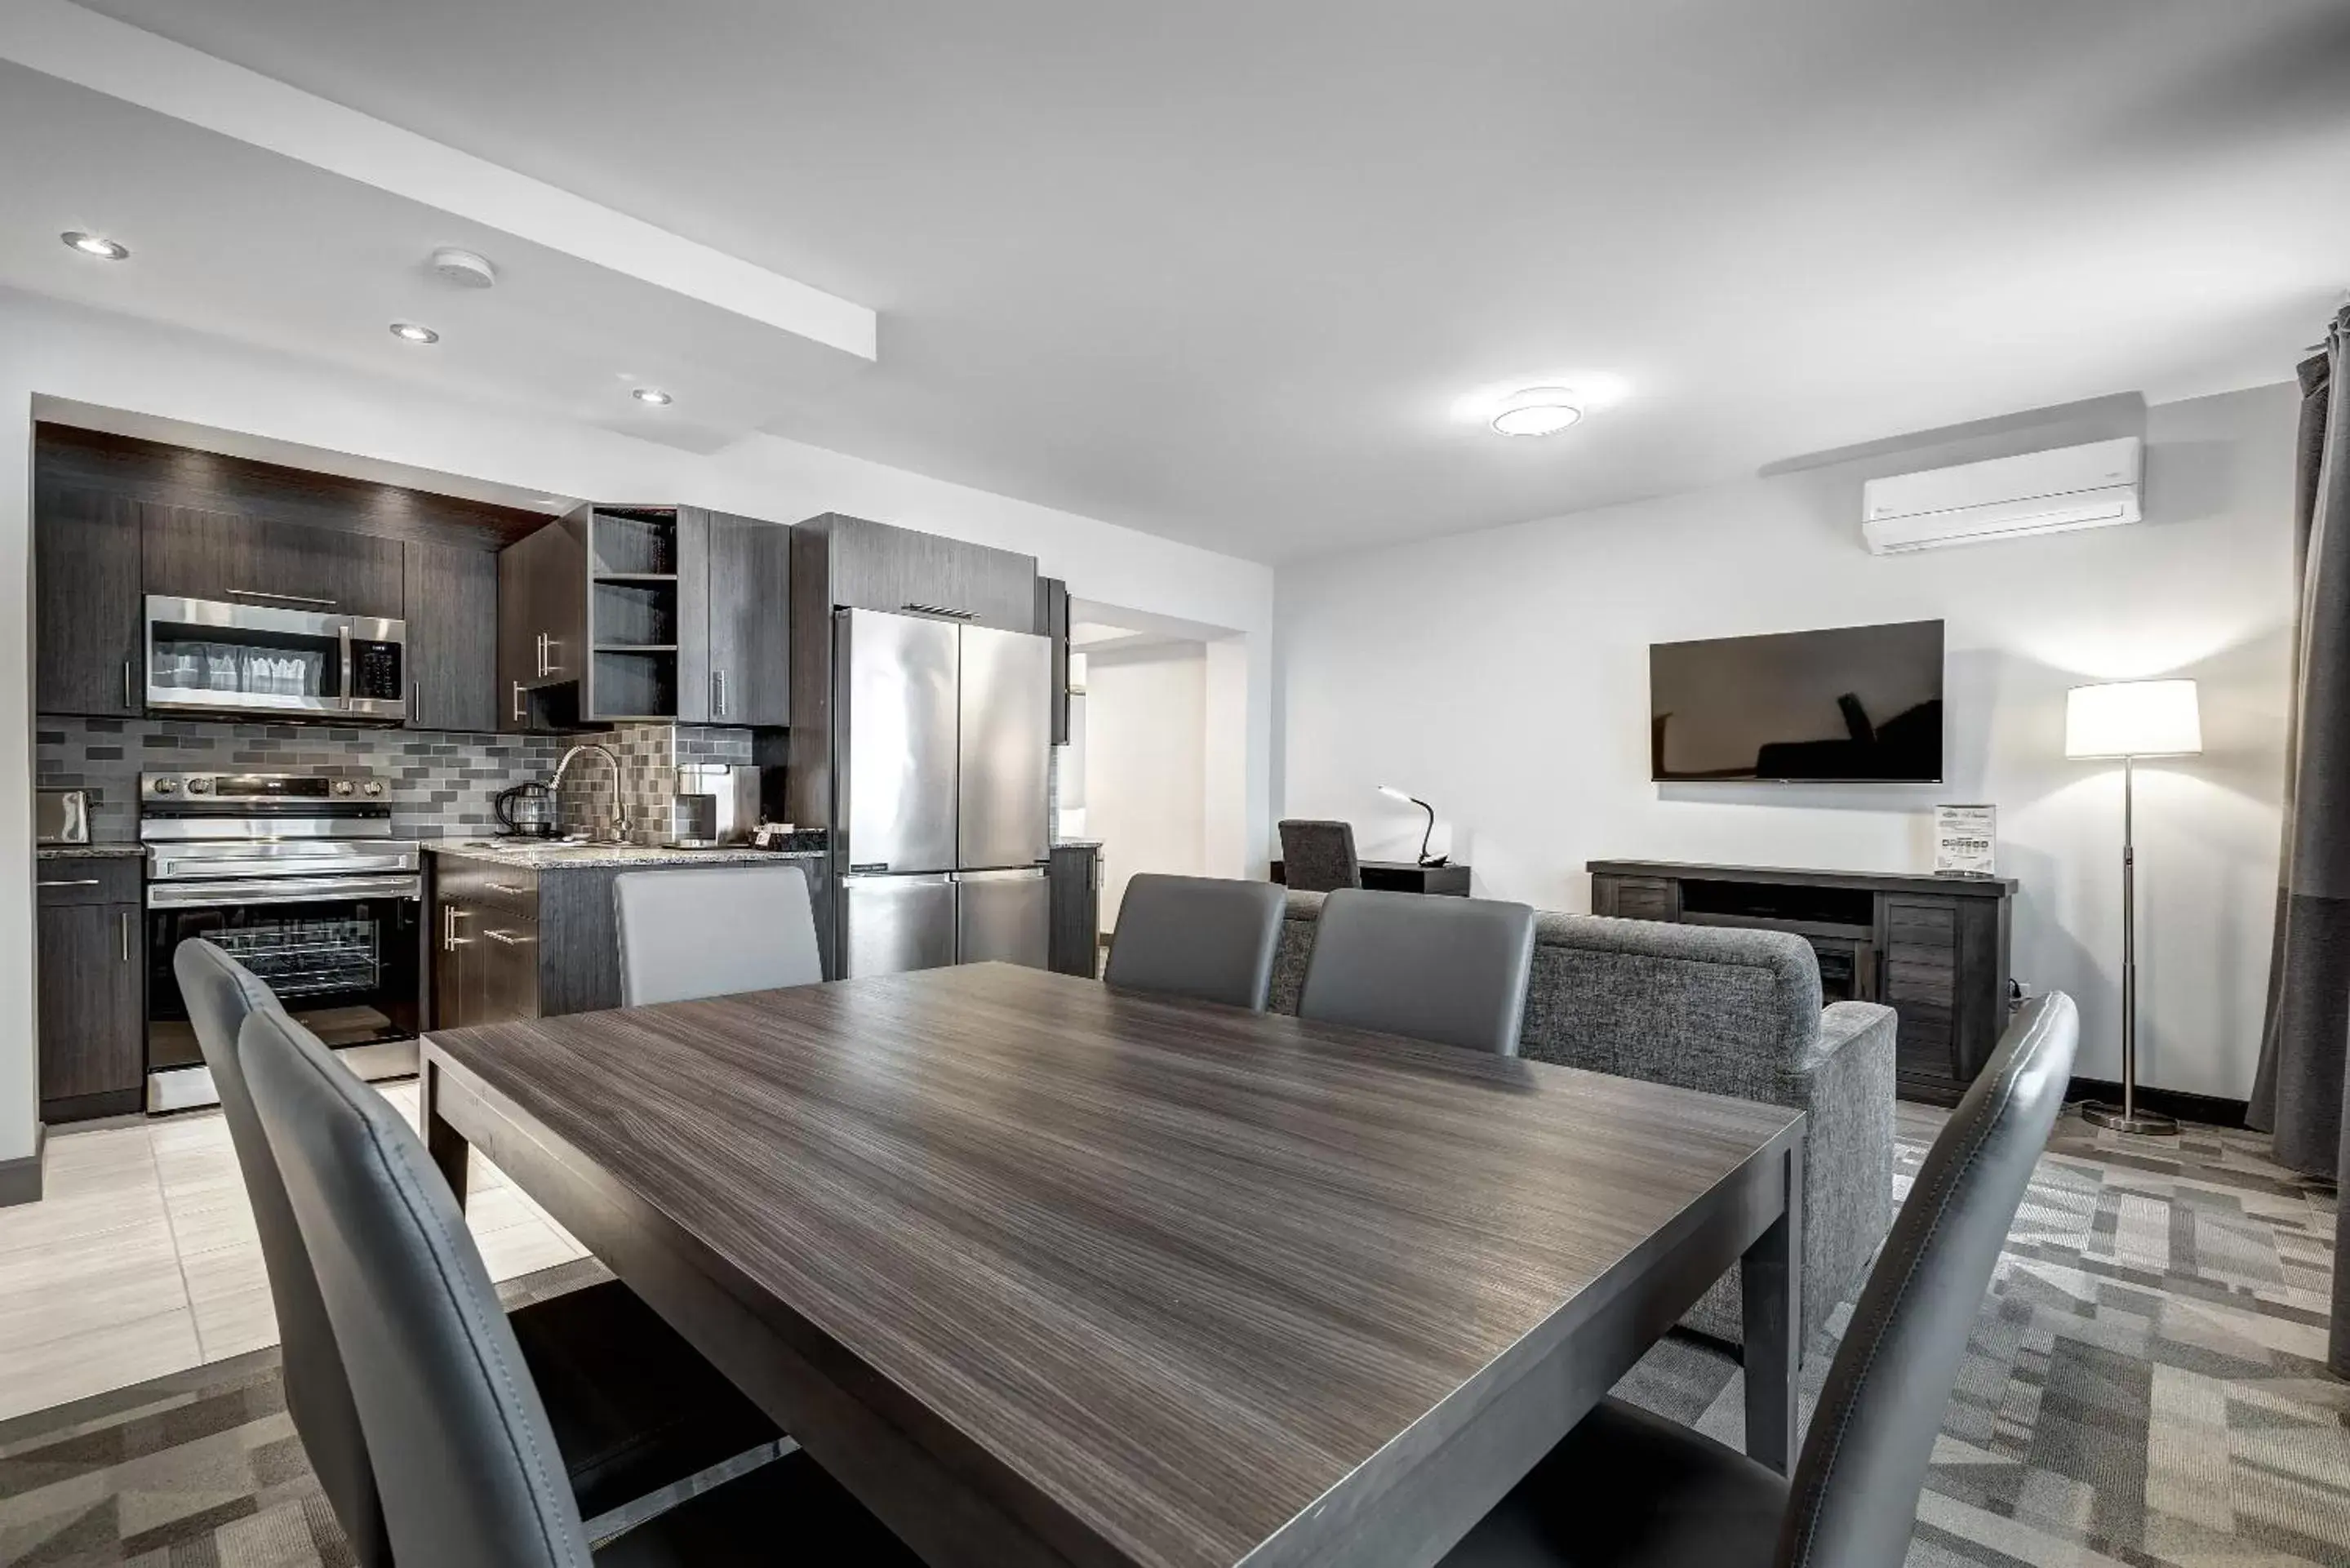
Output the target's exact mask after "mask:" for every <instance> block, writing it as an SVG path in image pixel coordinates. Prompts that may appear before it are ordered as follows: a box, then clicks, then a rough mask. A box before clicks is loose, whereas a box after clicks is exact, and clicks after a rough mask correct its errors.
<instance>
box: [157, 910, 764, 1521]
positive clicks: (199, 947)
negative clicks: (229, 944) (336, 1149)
mask: <svg viewBox="0 0 2350 1568" xmlns="http://www.w3.org/2000/svg"><path fill="white" fill-rule="evenodd" d="M172 974H173V976H174V977H175V978H176V979H177V980H178V981H179V985H180V994H181V996H182V999H183V1000H184V1001H185V1002H187V1005H188V1017H189V1021H190V1022H191V1023H192V1024H193V1025H194V1027H195V1032H196V1043H197V1045H198V1047H199V1048H200V1049H201V1050H202V1051H203V1056H204V1064H205V1066H206V1067H208V1068H209V1069H210V1070H211V1072H212V1076H213V1089H214V1091H215V1092H216V1093H218V1095H219V1096H220V1102H221V1114H222V1116H223V1118H224V1120H225V1121H226V1122H227V1123H228V1134H229V1144H230V1147H232V1148H234V1150H235V1152H236V1162H237V1168H238V1170H239V1172H240V1173H241V1174H242V1175H243V1176H244V1189H245V1195H246V1197H247V1199H249V1200H250V1201H251V1203H252V1205H253V1219H254V1226H255V1230H257V1231H259V1232H260V1237H261V1256H262V1262H263V1265H264V1267H265V1270H266V1272H267V1273H268V1276H269V1296H270V1303H271V1305H272V1306H274V1307H275V1308H276V1313H277V1332H278V1336H279V1340H280V1343H281V1345H282V1346H283V1349H282V1352H281V1357H280V1369H279V1376H280V1378H281V1380H282V1382H283V1384H284V1386H285V1391H286V1413H287V1414H288V1415H289V1416H290V1417H292V1419H293V1422H294V1431H295V1435H296V1437H298V1438H301V1440H302V1448H303V1450H304V1451H305V1452H306V1453H307V1455H308V1456H309V1459H310V1468H311V1469H312V1470H314V1471H315V1472H316V1473H317V1477H318V1484H319V1490H322V1491H323V1492H324V1493H325V1494H326V1498H327V1503H328V1507H329V1508H331V1509H332V1510H333V1511H334V1513H335V1518H336V1521H337V1522H338V1523H339V1524H341V1526H342V1527H343V1533H344V1535H346V1536H347V1537H348V1539H349V1542H350V1545H351V1550H352V1552H353V1553H354V1554H355V1555H356V1556H357V1558H358V1559H359V1563H362V1564H363V1565H365V1568H380V1565H382V1564H387V1563H390V1561H391V1545H390V1539H389V1537H388V1536H387V1535H386V1534H385V1531H384V1521H383V1507H382V1501H381V1498H380V1494H379V1493H378V1491H377V1489H376V1480H375V1471H374V1469H373V1468H372V1467H371V1465H370V1462H369V1448H368V1439H367V1435H366V1430H365V1427H364V1424H363V1423H362V1422H361V1420H360V1418H359V1410H358V1407H357V1406H356V1405H355V1404H354V1403H353V1400H352V1397H351V1385H350V1379H349V1377H348V1376H347V1375H346V1373H345V1370H344V1358H343V1354H342V1349H341V1346H340V1344H339V1343H338V1339H337V1336H336V1334H335V1329H334V1326H333V1324H332V1322H331V1321H330V1320H329V1318H328V1312H327V1307H326V1303H325V1302H324V1301H323V1300H322V1299H321V1297H320V1296H319V1293H318V1280H317V1273H316V1272H315V1271H314V1269H313V1267H312V1261H311V1256H310V1251H309V1248H308V1247H307V1245H306V1244H305V1242H304V1241H303V1239H302V1231H301V1228H300V1226H299V1225H298V1224H297V1223H296V1220H295V1217H294V1210H293V1207H292V1204H291V1202H290V1200H289V1199H288V1198H287V1196H286V1181H285V1178H284V1177H283V1175H282V1174H281V1173H280V1171H279V1169H278V1165H277V1159H276V1156H275V1155H274V1154H273V1153H272V1152H271V1151H270V1147H269V1141H268V1138H267V1137H266V1136H265V1134H264V1132H263V1131H262V1127H261V1121H260V1117H259V1114H258V1113H257V1112H256V1111H255V1108H254V1098H253V1094H252V1091H251V1089H250V1087H249V1085H248V1084H247V1082H246V1075H245V1072H244V1066H243V1064H242V1062H241V1060H240V1058H239V1056H238V1054H237V1049H236V1041H237V1038H238V1036H239V1033H240V1032H241V1031H242V1030H243V1028H244V1023H245V1020H246V1019H247V1018H248V1017H252V1016H255V1015H259V1014H268V1015H272V1016H277V1017H283V1016H284V1013H283V1010H282V1008H281V1007H280V1005H279V1002H278V1000H277V997H276V994H275V993H274V992H271V991H270V989H269V987H268V986H267V985H266V984H265V983H264V982H263V981H261V980H260V979H259V978H258V977H257V976H255V974H254V973H253V971H250V970H248V969H246V968H245V967H244V965H243V964H241V963H238V962H237V961H235V960H234V959H233V958H231V957H229V956H228V954H226V953H225V952H223V951H222V950H220V948H218V947H217V946H215V945H214V944H213V943H211V942H208V941H205V940H203V939H201V938H193V939H191V940H187V941H183V942H182V943H181V944H180V945H179V947H178V948H177V949H176V950H174V951H173V952H172ZM328 1062H329V1064H330V1065H332V1066H333V1067H334V1070H335V1071H336V1072H338V1073H340V1074H343V1075H345V1076H348V1077H350V1079H351V1082H352V1083H353V1084H355V1085H356V1084H358V1083H359V1079H358V1078H357V1076H356V1075H351V1074H350V1073H349V1072H348V1069H347V1068H344V1067H343V1066H342V1065H341V1064H339V1063H335V1062H334V1061H333V1059H332V1058H331V1057H330V1058H328ZM364 1092H365V1093H366V1094H367V1095H369V1096H371V1097H374V1098H377V1099H379V1100H380V1096H377V1095H375V1092H374V1091H373V1090H372V1089H369V1090H365V1091H364ZM514 1333H515V1336H516V1338H517V1340H518V1342H519V1343H520V1344H521V1345H522V1346H523V1348H524V1355H525V1360H526V1361H527V1362H528V1363H529V1364H530V1365H531V1366H532V1367H533V1369H534V1373H535V1376H536V1381H537V1383H538V1385H539V1386H540V1387H541V1388H542V1389H543V1390H544V1392H545V1394H546V1406H547V1409H548V1413H549V1418H550V1421H551V1422H552V1424H553V1428H554V1431H555V1434H556V1449H557V1450H558V1454H559V1457H560V1459H562V1461H563V1465H564V1469H565V1472H566V1474H567V1478H568V1480H569V1481H570V1484H571V1486H572V1488H573V1490H574V1491H575V1492H576V1494H577V1498H578V1503H579V1507H580V1508H581V1509H582V1510H583V1511H585V1512H586V1513H587V1514H588V1515H589V1516H591V1517H592V1516H595V1515H598V1514H602V1513H605V1512H608V1511H611V1510H614V1509H618V1508H621V1507H623V1506H625V1505H628V1504H629V1503H632V1502H635V1501H638V1500H639V1499H641V1498H643V1497H645V1496H647V1495H648V1494H650V1493H651V1492H654V1491H658V1490H661V1489H662V1488H665V1487H668V1486H671V1485H673V1484H675V1483H676V1482H678V1481H681V1480H685V1479H686V1478H688V1477H690V1476H693V1475H696V1474H699V1473H700V1472H702V1471H703V1470H706V1469H711V1468H712V1467H714V1466H716V1465H719V1464H722V1463H724V1462H726V1461H728V1460H731V1459H737V1458H739V1457H741V1456H743V1455H744V1454H747V1453H750V1452H751V1451H753V1450H754V1449H760V1448H762V1447H764V1446H771V1445H773V1444H774V1443H775V1441H776V1440H777V1439H778V1438H780V1437H781V1435H782V1434H781V1433H779V1432H778V1431H777V1430H776V1429H775V1424H774V1423H773V1422H771V1421H769V1420H768V1419H767V1418H766V1417H764V1415H762V1414H761V1413H760V1412H759V1409H758V1407H756V1406H754V1405H753V1404H752V1403H751V1402H750V1401H749V1400H747V1399H745V1398H743V1397H742V1395H740V1394H739V1393H737V1392H736V1391H735V1389H734V1387H733V1385H732V1384H730V1383H728V1382H727V1381H726V1380H725V1379H724V1378H723V1377H722V1376H719V1375H718V1373H717V1372H716V1371H715V1370H713V1369H712V1367H711V1366H710V1365H709V1364H708V1363H707V1362H705V1361H703V1360H702V1357H701V1356H699V1355H696V1354H695V1353H694V1351H693V1349H692V1348H691V1346H690V1345H687V1344H686V1343H685V1342H684V1341H683V1340H681V1339H680V1338H679V1337H678V1336H677V1335H676V1334H674V1333H673V1332H671V1329H670V1327H669V1325H668V1324H665V1323H663V1322H662V1321H661V1320H660V1318H659V1317H658V1316H657V1315H655V1314H654V1313H653V1311H652V1309H650V1307H648V1306H646V1305H645V1304H644V1303H643V1302H641V1301H639V1299H638V1298H637V1296H636V1294H635V1293H633V1292H631V1291H630V1290H629V1288H628V1287H627V1286H625V1285H623V1284H620V1283H619V1282H617V1281H605V1282H600V1283H598V1284H592V1285H587V1286H585V1287H583V1288H582V1289H580V1290H577V1291H573V1292H570V1293H567V1294H565V1295H561V1296H556V1297H553V1298H551V1299H549V1300H547V1301H544V1302H539V1303H534V1304H532V1305H530V1306H526V1307H523V1308H521V1309H519V1310H518V1311H516V1312H515V1314H514Z"/></svg>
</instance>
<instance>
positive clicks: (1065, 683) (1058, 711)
mask: <svg viewBox="0 0 2350 1568" xmlns="http://www.w3.org/2000/svg"><path fill="white" fill-rule="evenodd" d="M1036 635H1037V636H1039V637H1045V638H1050V639H1052V643H1053V744H1055V745H1056V746H1066V745H1067V744H1068V743H1069V585H1068V584H1066V583H1065V582H1063V581H1061V579H1060V578H1058V577H1039V578H1037V579H1036Z"/></svg>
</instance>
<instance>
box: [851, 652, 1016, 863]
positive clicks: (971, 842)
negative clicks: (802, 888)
mask: <svg viewBox="0 0 2350 1568" xmlns="http://www.w3.org/2000/svg"><path fill="white" fill-rule="evenodd" d="M961 707H962V714H961V720H962V722H961V729H962V735H961V744H960V750H961V753H962V768H961V772H960V776H959V777H958V779H957V781H956V794H957V795H958V797H959V799H960V802H961V805H962V810H961V813H960V819H959V822H958V825H957V828H956V837H957V846H956V847H957V858H956V860H955V864H956V865H957V866H961V867H967V868H969V869H972V870H985V869H990V868H993V867H1025V866H1034V865H1035V864H1037V863H1038V862H1039V861H1041V860H1043V859H1044V858H1045V854H1046V853H1047V851H1048V849H1049V844H1048V834H1047V832H1046V828H1045V801H1046V799H1047V797H1048V796H1049V795H1050V794H1051V785H1050V784H1049V783H1048V782H1047V778H1046V774H1047V773H1048V771H1049V770H1050V768H1051V766H1052V760H1053V645H1052V643H1051V642H1050V641H1048V640H1047V639H1044V638H1041V637H1029V636H1025V635H1024V634H1022V633H1020V632H1016V631H993V630H990V629H988V628H985V627H976V626H967V627H964V628H962V702H961ZM857 855H858V859H860V860H862V859H863V858H865V857H864V853H863V851H861V850H859V851H858V852H857Z"/></svg>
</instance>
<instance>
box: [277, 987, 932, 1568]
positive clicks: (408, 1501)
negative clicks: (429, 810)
mask: <svg viewBox="0 0 2350 1568" xmlns="http://www.w3.org/2000/svg"><path fill="white" fill-rule="evenodd" d="M238 1038H239V1046H238V1049H239V1052H240V1054H241V1055H242V1057H243V1060H244V1071H245V1075H246V1078H247V1081H248V1083H249V1084H250V1085H251V1089H252V1095H253V1104H254V1106H255V1110H256V1112H257V1113H258V1116H259V1119H260V1122H261V1126H262V1128H263V1130H264V1132H265V1134H266V1136H267V1139H268V1144H269V1148H270V1151H271V1153H272V1155H273V1156H274V1157H275V1158H276V1163H277V1167H278V1168H279V1170H280V1171H281V1172H283V1174H284V1177H285V1182H286V1195H287V1199H288V1202H289V1207H290V1208H291V1210H292V1212H293V1215H294V1218H295V1220H296V1224H297V1225H298V1227H299V1229H300V1231H301V1233H302V1239H303V1241H304V1243H305V1245H306V1246H307V1248H308V1249H309V1253H310V1259H311V1262H312V1264H313V1266H314V1267H315V1269H316V1271H317V1282H318V1290H319V1295H320V1298H321V1299H322V1300H323V1301H324V1302H325V1303H326V1308H327V1316H328V1322H329V1323H330V1324H332V1325H333V1328H334V1332H335V1337H336V1342H337V1343H338V1345H341V1346H342V1347H343V1365H344V1366H345V1368H346V1369H347V1370H348V1373H349V1376H350V1391H351V1396H352V1399H353V1402H354V1404H355V1405H356V1406H357V1407H358V1409H359V1420H360V1424H361V1425H362V1426H363V1427H364V1428H365V1429H366V1433H367V1439H368V1449H369V1453H370V1454H371V1455H372V1456H373V1462H374V1468H375V1475H376V1485H377V1487H378V1490H380V1493H381V1495H382V1500H383V1519H384V1523H385V1528H386V1530H387V1532H388V1533H389V1535H390V1542H391V1549H392V1552H394V1554H395V1555H396V1556H397V1557H398V1559H399V1561H400V1563H402V1564H404V1565H409V1568H414V1565H418V1564H427V1563H429V1564H432V1568H556V1565H558V1564H588V1563H598V1564H604V1565H605V1568H650V1565H652V1564H671V1563H679V1564H682V1563H694V1564H706V1565H710V1568H723V1565H726V1564H734V1563H775V1562H777V1561H780V1560H785V1559H786V1558H790V1559H791V1560H795V1561H796V1560H803V1558H802V1556H801V1554H803V1553H804V1554H806V1557H805V1560H810V1561H819V1562H842V1563H851V1562H853V1563H885V1564H897V1563H912V1562H914V1561H915V1559H914V1558H913V1556H912V1554H911V1553H910V1552H907V1551H906V1550H905V1548H904V1547H903V1546H901V1545H900V1544H899V1542H898V1541H897V1539H896V1537H894V1536H893V1535H891V1534H890V1533H889V1531H887V1530H886V1529H884V1528H883V1527H882V1526H881V1525H880V1524H879V1522H878V1521H875V1520H874V1519H873V1518H872V1516H871V1515H869V1514H868V1513H866V1512H865V1511H864V1510H863V1509H862V1508H860V1507H859V1506H858V1504H857V1502H856V1501H855V1500H854V1499H853V1498H851V1497H850V1496H849V1495H848V1494H847V1492H846V1491H844V1490H842V1489H841V1488H840V1487H839V1486H838V1485H837V1483H835V1482H834V1481H833V1480H831V1479H830V1478H829V1477H827V1475H826V1474H825V1473H824V1471H823V1470H822V1469H819V1468H818V1467H817V1466H816V1463H815V1462H814V1461H813V1460H812V1459H809V1458H808V1457H807V1455H806V1453H805V1452H803V1451H800V1450H798V1449H794V1450H793V1451H792V1452H790V1453H787V1454H785V1455H783V1456H781V1457H779V1458H776V1459H771V1460H769V1461H768V1462H766V1463H764V1464H762V1465H760V1466H759V1467H758V1468H757V1469H753V1470H751V1471H749V1472H748V1473H747V1474H744V1475H743V1476H741V1477H739V1478H737V1479H735V1480H729V1481H726V1482H724V1483H723V1484H721V1485H718V1486H716V1487H714V1488H712V1489H710V1490H705V1491H702V1492H701V1493H698V1494H696V1495H695V1496H693V1497H691V1499H689V1500H687V1501H683V1502H681V1503H680V1504H679V1505H678V1506H677V1507H675V1508H673V1509H671V1510H670V1511H668V1512H666V1513H662V1514H660V1515H658V1516H657V1517H655V1518H653V1519H651V1520H650V1521H646V1522H644V1523H642V1524H639V1525H637V1526H636V1527H635V1528H633V1529H631V1530H629V1531H628V1532H626V1533H625V1534H622V1535H620V1536H619V1538H618V1539H617V1540H615V1541H613V1542H610V1543H609V1544H608V1545H607V1546H605V1547H603V1548H601V1549H591V1547H590V1544H589V1542H588V1537H587V1526H586V1524H585V1522H584V1521H583V1520H582V1518H581V1513H580V1507H579V1503H578V1501H577V1499H576V1498H575V1497H574V1495H573V1493H572V1490H571V1488H570V1487H569V1486H568V1485H567V1484H566V1482H565V1479H564V1475H563V1470H562V1463H561V1455H560V1453H559V1452H558V1448H557V1444H556V1434H555V1429H554V1426H553V1423H552V1422H551V1420H550V1419H549V1411H548V1408H547V1406H546V1401H545V1400H544V1399H543V1397H542V1390H541V1387H540V1385H539V1382H538V1379H537V1376H536V1372H537V1367H536V1364H534V1363H533V1362H532V1360H531V1359H530V1357H529V1356H528V1355H525V1352H524V1349H523V1346H522V1345H521V1343H520V1342H519V1341H518V1340H517V1339H516V1337H515V1332H514V1326H513V1324H512V1323H511V1321H510V1320H509V1319H508V1317H507V1315H506V1314H505V1313H504V1311H502V1310H501V1309H500V1307H499V1304H498V1295H497V1290H496V1287H495V1286H494V1285H492V1284H491V1282H490V1276H489V1272H488V1271H487V1270H486V1269H485V1268H484V1267H483V1264H482V1255H481V1252H480V1251H478V1250H477V1249H476V1248H475V1247H474V1245H473V1238H472V1236H471V1234H470V1233H469V1232H468V1231H466V1229H465V1217H464V1215H463V1213H461V1212H460V1211H459V1210H458V1208H457V1204H456V1199H454V1198H453V1197H452V1195H451V1194H450V1191H449V1187H448V1184H447V1183H446V1182H444V1181H443V1180H442V1179H441V1174H440V1172H439V1171H438V1170H437V1169H436V1168H434V1167H433V1165H432V1158H431V1157H430V1156H429V1155H427V1154H426V1152H425V1149H424V1145H423V1142H422V1140H421V1139H420V1138H419V1137H417V1136H416V1134H415V1132H414V1130H413V1129H411V1127H409V1126H408V1124H407V1123H406V1122H404V1121H402V1120H401V1119H400V1115H399V1113H398V1112H397V1111H395V1110H393V1109H392V1108H391V1106H390V1105H389V1104H388V1103H387V1102H386V1101H385V1100H384V1099H383V1097H382V1096H380V1095H378V1094H376V1093H374V1092H373V1091H372V1090H370V1089H369V1088H368V1087H367V1086H366V1085H364V1084H362V1083H361V1082H360V1081H359V1079H358V1078H357V1077H356V1076H354V1075H352V1074H350V1073H349V1072H348V1071H346V1070H345V1069H344V1068H343V1067H342V1066H341V1065H340V1064H338V1063H337V1062H336V1061H335V1060H334V1058H333V1056H332V1055H331V1054H328V1051H327V1049H326V1047H325V1046H323V1045H321V1044H319V1043H318V1041H317V1037H316V1036H315V1035H313V1034H311V1033H310V1032H309V1031H308V1030H307V1029H305V1028H303V1027H302V1026H301V1025H300V1024H299V1023H296V1022H295V1021H294V1020H292V1019H290V1018H288V1017H286V1015H285V1014H284V1013H283V1012H276V1011H273V1010H269V1009H262V1010H259V1011H256V1012H253V1013H252V1014H251V1015H250V1016H249V1017H248V1018H247V1019H246V1020H245V1023H244V1029H243V1030H242V1031H241V1033H240V1034H239V1037H238Z"/></svg>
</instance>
